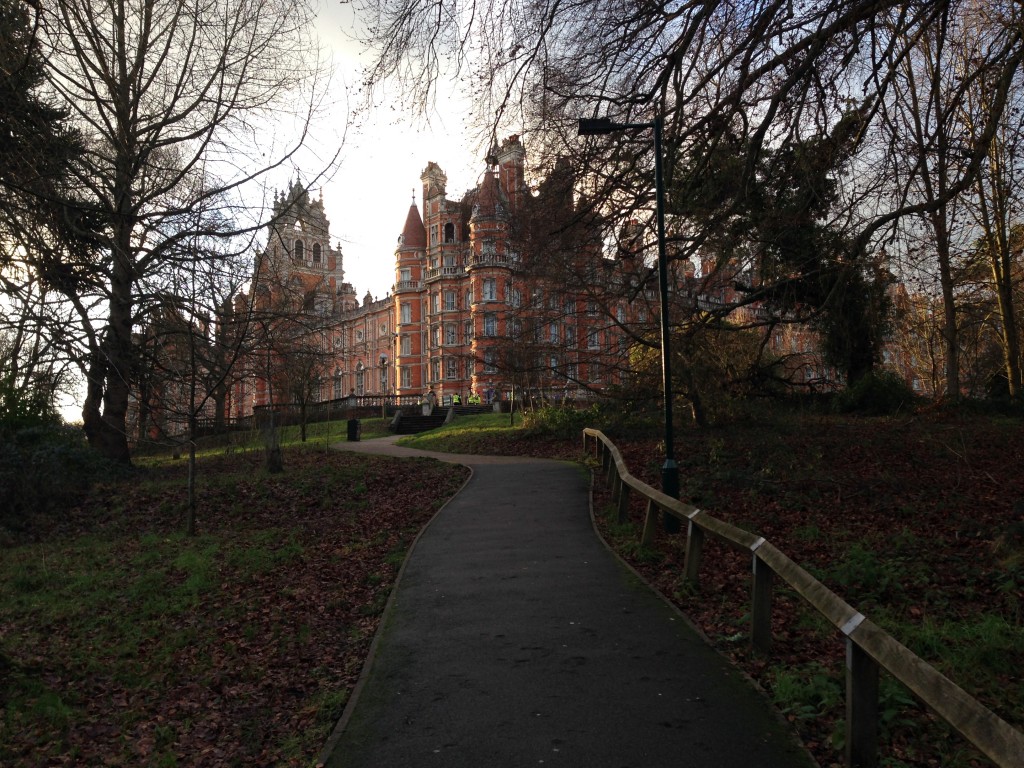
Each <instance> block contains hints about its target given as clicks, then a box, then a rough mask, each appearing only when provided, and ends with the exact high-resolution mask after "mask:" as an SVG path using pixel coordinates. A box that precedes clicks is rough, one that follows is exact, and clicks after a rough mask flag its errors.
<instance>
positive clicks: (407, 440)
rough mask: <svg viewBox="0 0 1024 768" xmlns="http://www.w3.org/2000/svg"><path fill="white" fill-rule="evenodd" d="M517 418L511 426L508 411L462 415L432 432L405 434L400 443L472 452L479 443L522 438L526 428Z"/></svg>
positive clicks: (426, 448)
mask: <svg viewBox="0 0 1024 768" xmlns="http://www.w3.org/2000/svg"><path fill="white" fill-rule="evenodd" d="M516 421H517V425H516V426H510V425H509V416H508V414H507V413H504V414H503V413H482V414H477V415H474V416H461V417H459V418H457V419H455V420H454V421H452V422H451V423H450V424H445V425H444V426H441V427H438V428H437V429H433V430H430V431H429V432H421V433H420V434H418V435H408V436H406V437H403V438H402V439H400V440H399V441H398V444H399V445H405V446H408V447H410V448H419V449H421V450H424V451H443V452H447V453H473V452H474V450H475V449H476V448H477V447H478V446H480V445H484V444H487V443H492V442H494V441H495V440H508V441H512V440H515V439H521V438H522V437H523V436H524V435H525V434H526V430H525V429H524V428H523V427H522V425H521V421H520V420H518V419H517V420H516Z"/></svg>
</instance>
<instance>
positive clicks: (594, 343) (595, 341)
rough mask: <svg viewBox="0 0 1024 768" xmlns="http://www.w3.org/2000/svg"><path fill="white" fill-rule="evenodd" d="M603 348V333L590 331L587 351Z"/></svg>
mask: <svg viewBox="0 0 1024 768" xmlns="http://www.w3.org/2000/svg"><path fill="white" fill-rule="evenodd" d="M600 348H601V332H600V331H588V332H587V349H600Z"/></svg>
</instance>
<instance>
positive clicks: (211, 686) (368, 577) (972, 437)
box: [0, 414, 1024, 768]
mask: <svg viewBox="0 0 1024 768" xmlns="http://www.w3.org/2000/svg"><path fill="white" fill-rule="evenodd" d="M598 426H599V425H598ZM471 434H472V433H471V432H467V436H466V437H464V438H461V439H462V442H463V444H462V445H459V444H458V442H459V441H458V439H456V438H446V439H448V440H449V443H448V444H447V445H445V446H444V447H445V448H446V449H447V450H455V451H459V452H481V453H509V454H525V455H535V456H554V457H559V458H581V457H582V451H581V440H580V438H579V437H578V436H574V437H572V438H571V439H565V440H559V439H553V438H543V439H540V438H537V437H536V436H533V437H529V436H526V435H524V434H522V433H518V432H513V433H511V434H508V433H500V432H492V433H489V434H488V435H479V434H477V435H475V436H470V435H471ZM469 441H471V442H469ZM616 444H617V446H618V447H619V449H620V450H621V451H622V452H623V454H624V455H625V457H626V460H627V463H628V464H629V466H630V467H631V469H632V470H633V472H634V474H636V475H637V476H638V477H641V478H642V479H645V480H646V481H647V482H649V483H651V484H652V485H654V486H655V487H657V485H658V482H659V474H660V465H661V462H662V449H661V446H660V445H659V444H658V442H657V441H655V440H640V439H632V440H631V439H627V438H622V437H620V438H617V439H616ZM424 447H431V446H424ZM433 447H437V446H433ZM676 457H677V459H678V461H679V464H680V472H681V478H682V490H683V494H682V495H683V497H684V499H685V500H687V501H690V502H691V503H694V504H696V505H697V506H699V507H701V508H702V509H704V510H706V511H707V512H708V513H710V514H713V515H715V516H716V517H719V518H721V519H724V520H728V521H730V522H732V523H735V524H737V525H740V526H742V527H745V528H747V529H750V530H754V531H757V532H758V533H760V534H761V535H764V536H765V537H766V538H768V539H769V540H771V541H772V542H773V543H774V544H776V546H778V547H779V548H780V549H782V550H783V551H785V552H786V553H787V554H789V555H790V556H791V557H792V558H793V559H794V560H796V561H797V562H799V563H801V564H803V565H805V566H806V567H807V568H808V569H809V570H810V571H811V572H812V573H814V574H815V575H816V576H818V577H819V578H821V579H822V580H823V581H824V582H825V583H826V584H827V585H828V586H829V587H831V588H832V589H834V590H835V591H836V592H838V593H839V594H841V595H842V596H843V597H844V598H845V599H846V600H848V601H849V602H850V603H851V604H853V605H854V606H856V607H857V608H858V609H859V610H861V611H863V612H864V613H866V614H867V615H868V616H869V617H870V618H872V619H874V620H875V621H877V622H879V623H880V624H882V625H883V626H885V627H887V628H888V629H889V630H890V631H891V632H892V633H893V634H894V635H895V636H896V637H897V638H898V639H899V640H901V641H902V642H904V643H905V644H907V645H908V646H910V647H911V648H912V649H913V650H914V651H915V652H917V653H919V654H920V655H921V656H922V657H924V658H925V659H926V660H927V661H929V662H930V663H932V664H934V665H936V666H937V667H938V668H939V669H940V670H942V671H943V672H944V673H946V674H947V675H948V676H949V677H951V678H952V679H953V680H954V681H955V682H957V683H958V684H960V685H961V686H963V687H964V688H966V689H967V690H968V692H970V693H971V694H973V695H975V696H977V697H979V698H980V699H981V700H982V701H983V702H984V703H985V704H986V705H987V706H989V707H991V708H992V709H993V710H995V711H996V712H997V713H998V714H999V715H1000V716H1002V717H1003V718H1004V719H1006V720H1008V721H1009V722H1010V723H1012V724H1014V725H1015V726H1017V727H1018V728H1020V727H1022V725H1024V680H1022V670H1024V616H1022V605H1024V425H1022V424H1021V423H1020V421H1019V420H1017V421H1014V420H999V419H994V418H988V417H970V418H968V417H958V416H949V415H942V414H931V415H918V416H913V417H909V416H908V417H902V418H895V419H881V418H875V419H864V418H838V417H822V416H815V415H793V414H787V415H784V416H781V417H772V416H771V415H769V414H764V415H762V416H759V417H756V418H752V419H750V420H748V421H745V422H740V423H734V424H731V425H729V426H722V427H716V428H713V429H710V430H705V431H697V430H691V429H690V428H688V427H686V426H685V425H682V426H681V427H680V429H679V433H678V436H677V450H676ZM258 462H259V459H258V457H257V456H256V455H248V454H241V455H237V454H236V455H234V456H231V457H226V458H222V459H217V460H214V461H213V462H211V463H205V464H204V465H203V468H202V470H201V498H202V504H201V508H200V520H199V528H200V535H199V536H198V537H197V538H196V539H192V540H189V539H186V538H184V537H183V536H181V535H180V533H178V531H180V530H181V528H182V522H181V498H182V494H183V487H184V467H183V463H182V464H179V465H178V466H175V467H170V468H162V469H154V470H147V471H145V472H142V473H140V474H139V476H138V477H137V478H136V479H135V481H134V482H133V483H129V484H123V485H119V486H111V487H109V488H105V489H100V490H99V491H98V492H97V493H96V494H94V496H93V497H92V498H91V499H90V500H89V502H88V503H87V504H83V505H82V506H81V507H80V508H78V509H76V510H73V511H72V513H70V514H68V515H66V516H63V517H61V518H60V519H58V520H55V521H53V524H52V525H49V526H42V525H38V526H36V527H35V528H33V529H32V533H33V534H34V535H35V537H36V538H37V539H38V541H36V542H33V543H22V544H19V545H18V546H12V547H8V548H6V549H4V550H3V551H2V561H0V701H5V702H6V705H5V709H4V710H3V719H2V720H0V764H2V765H5V766H6V765H13V766H37V765H89V766H92V765H132V766H134V765H154V766H160V765H164V766H171V765H190V766H191V765H197V766H228V765H306V764H308V763H309V762H310V760H311V758H312V756H313V755H315V754H316V752H317V750H318V749H319V747H320V746H321V745H322V744H323V742H324V740H325V738H326V736H327V734H328V733H329V731H330V729H331V727H332V726H333V724H334V722H336V720H337V718H338V716H339V715H340V712H341V710H342V708H343V707H344V704H345V701H346V700H347V696H348V692H349V690H350V688H351V686H352V684H353V682H354V680H355V678H356V676H357V675H358V672H359V670H360V668H361V665H362V663H363V659H364V657H365V654H366V651H367V649H368V645H369V642H370V639H371V637H372V633H373V632H374V630H375V628H376V626H377V616H378V614H379V611H380V609H381V607H382V606H383V603H384V601H385V599H386V595H387V593H388V589H389V586H390V584H391V582H392V580H393V578H394V576H395V573H396V571H397V568H398V567H399V565H400V563H401V560H402V556H403V553H404V552H405V549H406V548H407V546H408V543H409V541H410V540H411V538H412V537H413V536H414V535H415V533H416V531H418V530H419V529H420V528H421V527H422V525H423V523H424V522H425V521H426V520H427V519H429V516H430V515H431V514H433V511H434V510H435V509H436V507H437V505H438V504H439V503H440V502H441V501H443V499H444V498H446V497H447V496H449V495H450V494H451V492H453V491H454V490H455V489H456V488H457V487H458V485H459V484H461V482H462V480H463V478H464V475H462V473H461V472H459V471H457V470H454V469H453V468H452V467H451V466H448V465H439V464H435V463H433V462H428V461H423V462H417V463H415V464H413V465H410V464H408V463H405V462H393V461H391V460H387V459H380V458H368V457H360V456H357V455H351V454H344V453H342V454H332V453H324V452H319V453H317V452H296V453H290V454H288V456H287V459H286V468H287V471H286V473H285V474H284V475H282V476H279V477H267V476H266V475H264V474H263V473H262V471H261V469H260V467H259V463H258ZM609 505H610V499H609V497H608V494H607V490H606V488H605V486H604V485H603V484H602V483H597V484H596V485H595V508H596V509H597V511H598V521H599V526H600V527H601V528H602V530H603V532H604V534H605V535H606V537H607V538H608V539H609V541H610V542H611V543H612V544H613V546H615V547H616V548H617V549H618V550H619V552H620V553H621V554H623V555H624V556H625V557H626V558H627V559H629V560H630V561H631V562H632V563H633V564H634V566H635V567H637V568H638V570H640V571H641V572H642V573H643V574H644V575H645V576H646V577H647V578H648V579H649V580H650V581H651V582H652V583H653V584H655V585H656V586H657V587H658V588H659V589H660V590H661V591H662V592H663V593H664V594H665V595H667V596H668V597H669V598H670V599H672V600H673V601H675V602H676V604H677V605H679V606H680V607H681V608H682V609H683V611H684V612H685V613H686V614H687V615H688V616H689V617H690V618H691V619H692V620H693V621H694V622H695V623H696V624H697V625H698V626H699V627H701V628H702V629H703V631H704V632H705V633H706V634H707V635H708V637H709V639H710V640H711V642H713V643H714V644H715V645H716V647H718V648H719V649H720V650H721V651H722V652H723V653H726V654H727V655H729V656H730V657H732V658H733V659H734V660H735V661H736V663H737V664H739V665H740V666H741V667H742V668H744V669H745V670H747V671H748V672H749V673H750V674H751V675H752V676H753V677H754V678H755V679H756V680H757V681H758V682H759V683H760V684H761V685H762V686H763V687H764V688H765V689H766V690H767V691H768V692H769V695H771V696H772V697H773V698H774V699H775V700H776V702H777V704H778V706H779V708H780V710H782V712H783V713H784V715H785V716H786V717H787V718H788V719H789V720H790V721H791V722H792V723H793V724H794V727H795V728H796V729H797V730H798V731H799V733H800V734H801V736H802V738H803V739H804V742H805V743H806V744H807V746H808V747H809V748H810V749H811V751H812V752H813V753H814V755H815V756H816V758H817V759H818V761H819V763H820V764H821V765H822V766H828V767H829V768H831V766H835V765H838V764H839V762H840V760H839V756H840V755H841V750H842V741H841V734H842V727H841V719H842V717H843V689H842V669H843V652H844V649H843V645H842V643H841V641H840V639H839V638H838V637H837V635H836V633H835V631H834V630H832V629H831V628H829V627H827V626H825V625H824V624H823V622H822V621H821V620H820V619H816V618H815V617H814V616H813V615H812V614H810V613H808V612H807V611H806V610H804V609H803V607H802V606H801V604H800V603H799V601H798V600H797V599H795V597H794V596H792V595H787V594H786V593H785V591H784V590H779V591H778V593H777V598H778V599H777V600H776V605H775V611H774V614H773V619H774V626H773V630H774V635H775V648H774V651H773V654H772V655H771V657H769V658H767V659H766V658H760V657H758V656H755V655H753V654H752V653H751V652H750V651H749V649H748V631H747V611H748V606H749V585H750V576H749V574H750V562H749V558H748V557H747V556H744V555H739V554H737V553H734V552H731V551H729V550H727V549H725V548H723V547H722V546H720V545H716V544H715V543H713V542H711V543H709V544H708V546H707V548H706V551H705V556H704V561H703V563H704V565H703V568H702V571H701V585H700V588H699V590H697V591H696V592H692V591H689V590H687V589H686V588H684V585H683V584H682V582H681V579H680V575H681V566H682V559H683V552H682V547H683V544H684V541H685V537H684V536H681V535H676V536H669V535H666V534H664V533H663V532H660V533H659V536H658V539H657V542H656V547H655V548H654V549H653V550H645V551H640V550H639V548H638V547H637V545H636V541H637V533H638V530H637V525H638V523H639V520H640V517H641V515H642V512H643V510H642V506H641V504H640V503H639V502H637V503H635V504H634V506H633V508H632V509H631V517H632V519H633V525H632V526H627V527H620V526H618V525H615V524H613V523H612V522H611V517H610V516H609V515H607V514H603V512H604V511H605V510H607V508H608V507H609ZM882 714H883V718H884V719H883V723H882V753H883V765H885V766H887V767H888V768H899V766H942V767H943V768H957V767H960V766H982V765H987V763H986V762H985V761H984V760H982V759H980V758H979V757H978V756H977V755H975V754H974V753H973V752H972V751H971V750H969V749H967V748H965V747H964V746H963V743H962V741H960V740H959V739H958V738H956V737H954V736H952V735H951V734H949V733H948V732H947V730H946V729H945V728H944V727H943V726H941V724H938V723H936V722H934V718H932V717H930V716H929V715H928V714H927V713H926V712H924V711H923V710H922V709H921V708H920V707H918V706H917V705H916V704H915V703H914V702H913V701H912V699H911V698H910V697H909V696H908V695H907V694H906V692H904V691H903V690H902V689H901V688H900V687H899V686H898V685H896V684H895V683H893V682H891V681H887V680H885V679H884V678H883V681H882Z"/></svg>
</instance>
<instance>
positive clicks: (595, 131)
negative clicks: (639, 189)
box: [579, 117, 679, 533]
mask: <svg viewBox="0 0 1024 768" xmlns="http://www.w3.org/2000/svg"><path fill="white" fill-rule="evenodd" d="M631 128H643V129H647V128H652V129H653V130H654V191H655V200H656V211H657V219H658V287H659V289H660V293H661V377H662V379H661V384H662V393H663V395H664V399H665V463H664V464H662V467H661V490H662V492H663V493H664V494H665V495H666V496H671V497H672V498H673V499H678V498H679V467H678V465H677V464H676V460H675V438H674V435H673V430H672V356H671V354H670V352H671V345H670V343H669V341H670V335H669V324H668V260H667V258H666V256H665V181H664V177H663V176H662V169H661V129H662V119H661V117H655V118H654V120H652V121H651V122H649V123H613V122H612V121H611V120H610V119H608V118H607V117H600V118H593V119H587V118H580V121H579V135H580V136H606V135H608V134H611V133H618V132H619V131H626V130H629V129H631ZM664 523H665V530H666V531H668V532H669V533H677V532H678V531H679V519H678V518H676V517H674V516H672V515H669V514H666V515H665V519H664Z"/></svg>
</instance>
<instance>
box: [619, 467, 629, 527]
mask: <svg viewBox="0 0 1024 768" xmlns="http://www.w3.org/2000/svg"><path fill="white" fill-rule="evenodd" d="M628 519H629V486H628V485H626V484H625V483H624V482H622V478H621V477H620V478H619V524H620V525H621V524H622V523H624V522H626V520H628Z"/></svg>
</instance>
